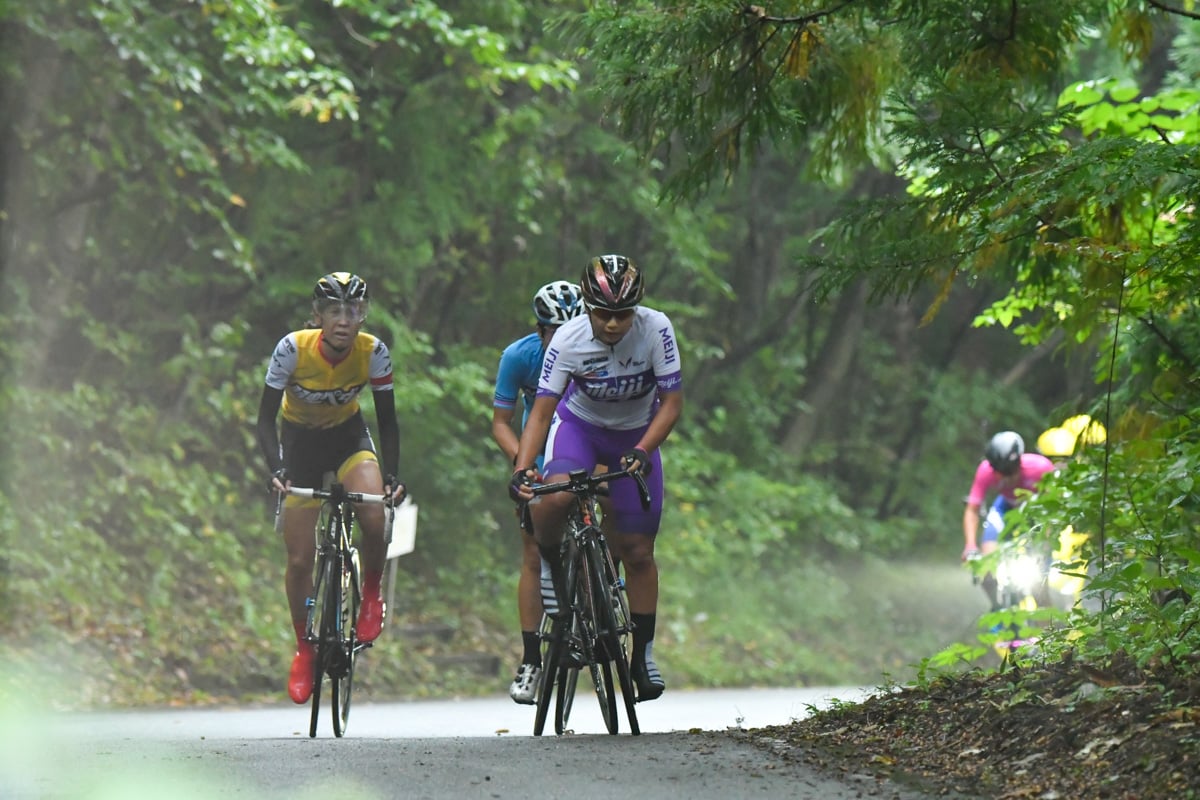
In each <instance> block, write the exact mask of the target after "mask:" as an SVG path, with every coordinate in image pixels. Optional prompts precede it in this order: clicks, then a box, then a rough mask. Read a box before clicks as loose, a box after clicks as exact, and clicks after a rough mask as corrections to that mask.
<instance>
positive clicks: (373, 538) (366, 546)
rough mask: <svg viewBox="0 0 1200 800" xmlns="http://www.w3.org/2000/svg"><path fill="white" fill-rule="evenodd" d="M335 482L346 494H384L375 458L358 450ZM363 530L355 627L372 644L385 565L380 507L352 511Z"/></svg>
mask: <svg viewBox="0 0 1200 800" xmlns="http://www.w3.org/2000/svg"><path fill="white" fill-rule="evenodd" d="M338 479H339V480H340V481H341V482H342V484H343V485H345V487H346V489H347V491H351V492H363V493H366V494H381V493H382V492H383V476H382V475H381V474H380V472H379V463H378V462H377V461H376V460H375V454H374V453H372V452H370V451H369V450H359V451H357V452H356V453H354V455H352V456H350V458H348V459H346V461H345V462H344V463H343V464H342V467H341V469H339V470H338ZM355 511H356V513H357V514H358V525H359V528H360V529H361V530H362V541H361V542H359V555H360V557H361V558H362V608H361V609H360V610H359V614H358V622H357V624H356V626H355V631H356V635H357V637H358V639H359V641H363V642H372V641H374V640H375V639H376V638H378V636H379V634H380V632H381V631H382V630H383V617H384V608H383V569H384V566H385V563H386V561H387V542H386V541H384V530H383V527H384V509H383V506H381V505H366V504H364V505H359V506H356V507H355Z"/></svg>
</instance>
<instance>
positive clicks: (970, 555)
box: [962, 547, 979, 561]
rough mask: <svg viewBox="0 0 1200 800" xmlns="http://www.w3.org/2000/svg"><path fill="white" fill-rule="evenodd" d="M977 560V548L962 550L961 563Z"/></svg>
mask: <svg viewBox="0 0 1200 800" xmlns="http://www.w3.org/2000/svg"><path fill="white" fill-rule="evenodd" d="M977 558H979V548H977V547H967V548H964V549H963V553H962V560H963V561H974V560H975V559H977Z"/></svg>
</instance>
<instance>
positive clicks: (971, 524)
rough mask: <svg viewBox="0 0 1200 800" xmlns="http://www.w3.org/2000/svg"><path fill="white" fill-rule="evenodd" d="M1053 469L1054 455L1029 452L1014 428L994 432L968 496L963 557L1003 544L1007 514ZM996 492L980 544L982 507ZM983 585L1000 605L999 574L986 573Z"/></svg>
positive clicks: (984, 589)
mask: <svg viewBox="0 0 1200 800" xmlns="http://www.w3.org/2000/svg"><path fill="white" fill-rule="evenodd" d="M1053 471H1054V463H1053V462H1052V461H1051V460H1050V459H1048V458H1046V457H1045V456H1042V455H1038V454H1037V453H1026V452H1025V440H1024V439H1022V438H1021V436H1020V435H1019V434H1017V433H1015V432H1014V431H1001V432H1000V433H997V434H996V435H995V436H993V437H992V438H991V441H989V442H988V445H987V448H986V449H985V451H984V458H983V460H982V461H980V462H979V466H978V467H976V469H975V479H974V481H972V483H971V491H970V492H968V493H967V497H966V508H965V509H964V511H963V539H964V547H963V553H962V558H963V560H964V561H966V560H967V559H969V558H972V557H974V556H977V555H979V554H981V553H982V554H983V555H987V554H988V553H992V552H995V550H996V549H997V548H998V547H999V546H1000V533H1001V532H1002V531H1003V530H1004V515H1005V514H1006V513H1007V512H1008V510H1009V509H1012V508H1016V507H1017V506H1018V505H1020V504H1021V503H1022V502H1024V500H1025V499H1027V497H1028V495H1030V494H1033V493H1035V492H1036V491H1037V485H1038V483H1039V482H1040V481H1041V479H1042V476H1044V475H1045V474H1046V473H1047V472H1053ZM992 492H995V494H996V498H995V500H994V501H993V503H992V506H991V508H990V509H989V510H988V514H987V517H986V519H984V522H983V536H982V541H979V542H978V544H977V536H978V533H977V532H978V531H979V519H980V514H979V510H980V508H981V507H982V506H983V501H984V500H985V499H986V497H987V496H988V495H989V494H990V493H992ZM982 585H983V591H984V592H985V593H986V594H987V596H988V599H989V600H991V602H992V608H993V609H995V608H998V607H999V599H998V597H997V593H996V589H997V587H996V578H995V576H994V575H992V574H991V573H989V574H987V575H985V576H984V578H983V582H982Z"/></svg>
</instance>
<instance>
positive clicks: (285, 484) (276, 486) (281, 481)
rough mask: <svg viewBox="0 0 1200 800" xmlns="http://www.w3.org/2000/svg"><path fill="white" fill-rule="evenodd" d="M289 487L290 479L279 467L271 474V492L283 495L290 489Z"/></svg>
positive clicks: (284, 470) (286, 472)
mask: <svg viewBox="0 0 1200 800" xmlns="http://www.w3.org/2000/svg"><path fill="white" fill-rule="evenodd" d="M291 485H292V479H291V477H290V476H289V475H288V471H287V470H286V469H285V468H283V467H280V468H279V469H277V470H275V471H274V472H272V473H271V491H274V492H279V493H280V494H284V493H286V492H287V490H288V489H289V488H291Z"/></svg>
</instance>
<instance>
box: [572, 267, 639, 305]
mask: <svg viewBox="0 0 1200 800" xmlns="http://www.w3.org/2000/svg"><path fill="white" fill-rule="evenodd" d="M579 285H580V288H581V289H582V290H583V302H584V304H586V305H587V306H588V307H589V308H603V309H607V310H609V311H620V310H622V309H626V308H633V307H634V306H636V305H637V304H638V303H640V302H642V295H643V294H644V293H645V291H646V289H645V286H644V285H643V283H642V272H641V270H639V269H638V267H637V264H635V263H633V259H631V258H626V257H625V256H618V255H607V256H596V257H595V258H593V259H592V260H591V261H590V262H589V263H588V265H587V268H586V269H584V271H583V279H582V280H581V281H580V282H579Z"/></svg>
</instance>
